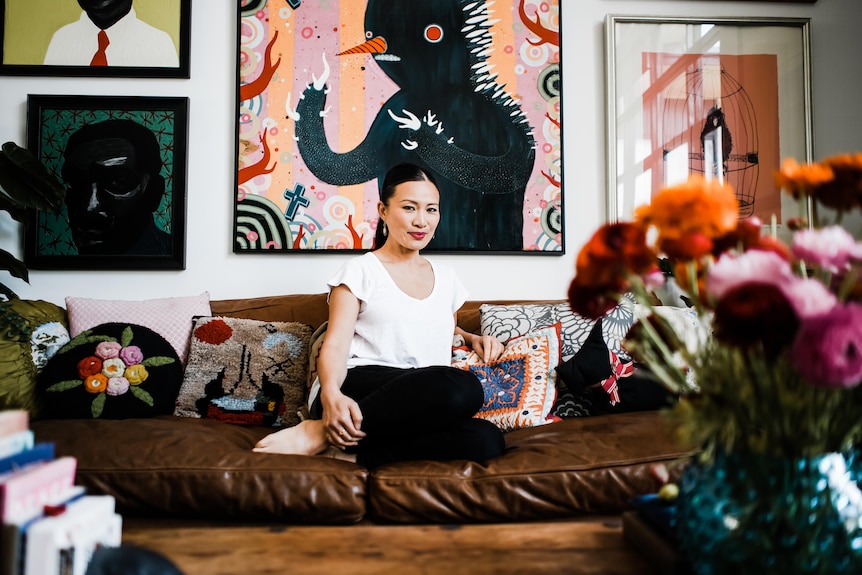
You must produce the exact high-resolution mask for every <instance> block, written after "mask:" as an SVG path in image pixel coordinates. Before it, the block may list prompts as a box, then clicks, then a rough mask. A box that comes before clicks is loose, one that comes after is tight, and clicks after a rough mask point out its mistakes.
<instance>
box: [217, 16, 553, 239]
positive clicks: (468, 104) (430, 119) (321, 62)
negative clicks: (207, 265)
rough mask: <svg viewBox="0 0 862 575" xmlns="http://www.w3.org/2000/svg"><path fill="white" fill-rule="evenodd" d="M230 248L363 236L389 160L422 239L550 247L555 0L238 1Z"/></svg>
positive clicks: (369, 234)
mask: <svg viewBox="0 0 862 575" xmlns="http://www.w3.org/2000/svg"><path fill="white" fill-rule="evenodd" d="M238 34H239V41H238V47H239V54H238V58H239V65H238V68H239V78H238V86H237V90H238V98H237V100H238V102H239V109H238V113H237V145H238V147H237V170H236V172H237V181H236V199H235V210H234V212H235V219H234V223H235V227H234V230H233V232H234V251H235V252H236V253H240V254H260V253H279V254H285V253H300V252H301V253H308V252H309V251H314V252H329V253H332V252H344V251H362V250H368V249H371V248H372V247H373V241H374V240H373V238H374V233H375V229H376V226H377V203H378V199H379V187H378V186H379V184H380V182H381V181H382V179H383V176H384V175H385V173H386V172H387V170H388V169H389V168H391V167H392V166H395V165H396V164H399V163H402V162H409V163H413V164H417V165H419V166H422V167H424V168H426V169H427V170H428V171H430V173H431V174H432V175H433V176H434V178H435V180H436V182H437V186H438V188H439V191H440V202H441V223H440V226H439V227H438V229H437V232H436V234H435V237H434V239H433V240H432V241H431V243H430V245H429V247H428V251H436V252H454V253H508V254H562V253H563V250H564V245H565V243H564V241H563V221H564V218H563V198H562V179H563V165H562V154H561V143H562V137H561V128H562V116H561V109H560V108H561V95H560V88H561V85H562V82H561V77H560V3H559V0H541V1H540V0H497V1H496V2H492V1H490V0H487V1H485V0H478V1H477V0H424V1H422V2H415V1H412V0H397V1H396V0H327V2H283V1H281V2H275V1H274V0H269V1H267V0H242V1H241V2H240V14H239V30H238Z"/></svg>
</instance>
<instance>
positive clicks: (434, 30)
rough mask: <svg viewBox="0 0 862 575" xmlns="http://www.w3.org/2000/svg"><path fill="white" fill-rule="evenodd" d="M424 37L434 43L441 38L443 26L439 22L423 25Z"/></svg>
mask: <svg viewBox="0 0 862 575" xmlns="http://www.w3.org/2000/svg"><path fill="white" fill-rule="evenodd" d="M425 39H426V40H428V41H429V42H431V43H432V44H436V43H437V42H439V41H440V40H442V39H443V28H441V27H440V25H439V24H429V25H428V26H426V27H425Z"/></svg>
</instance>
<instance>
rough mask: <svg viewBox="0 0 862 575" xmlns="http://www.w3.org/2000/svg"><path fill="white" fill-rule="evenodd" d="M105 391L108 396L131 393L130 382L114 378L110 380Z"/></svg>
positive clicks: (122, 378)
mask: <svg viewBox="0 0 862 575" xmlns="http://www.w3.org/2000/svg"><path fill="white" fill-rule="evenodd" d="M105 391H106V392H107V393H108V395H123V394H124V393H126V392H127V391H129V380H128V379H126V378H125V377H112V378H110V379H109V380H108V387H107V389H106V390H105Z"/></svg>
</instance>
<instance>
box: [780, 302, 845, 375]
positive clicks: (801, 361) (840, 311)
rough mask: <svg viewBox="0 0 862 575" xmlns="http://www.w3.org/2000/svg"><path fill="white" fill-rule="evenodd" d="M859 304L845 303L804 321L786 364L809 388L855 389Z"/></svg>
mask: <svg viewBox="0 0 862 575" xmlns="http://www.w3.org/2000/svg"><path fill="white" fill-rule="evenodd" d="M860 342H862V305H859V304H856V303H848V304H846V305H838V306H835V307H833V308H832V309H831V310H830V311H829V312H827V313H825V314H821V315H818V316H814V317H809V318H806V319H804V320H803V321H802V322H801V323H800V325H799V331H798V332H797V333H796V339H795V340H794V342H793V346H792V348H791V353H790V361H791V363H792V364H793V365H794V367H796V369H797V371H798V372H799V374H800V375H801V376H802V377H803V378H805V380H806V381H808V382H809V383H810V384H812V385H816V386H821V387H834V388H841V387H855V386H856V385H858V384H859V382H860V379H862V349H860V348H859V343H860Z"/></svg>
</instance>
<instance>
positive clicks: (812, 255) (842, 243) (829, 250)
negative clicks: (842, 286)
mask: <svg viewBox="0 0 862 575" xmlns="http://www.w3.org/2000/svg"><path fill="white" fill-rule="evenodd" d="M792 250H793V254H794V255H795V256H796V257H798V258H799V259H801V260H804V261H805V262H806V263H808V264H809V265H814V266H817V267H820V268H823V269H824V270H826V271H828V272H832V273H838V272H842V271H846V270H847V269H849V268H850V263H851V262H852V261H853V260H860V259H862V245H860V244H857V243H856V240H854V239H853V236H851V235H850V233H848V232H847V230H845V229H844V228H842V227H841V226H829V227H826V228H823V229H819V230H800V231H798V232H796V233H795V234H793V246H792Z"/></svg>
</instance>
